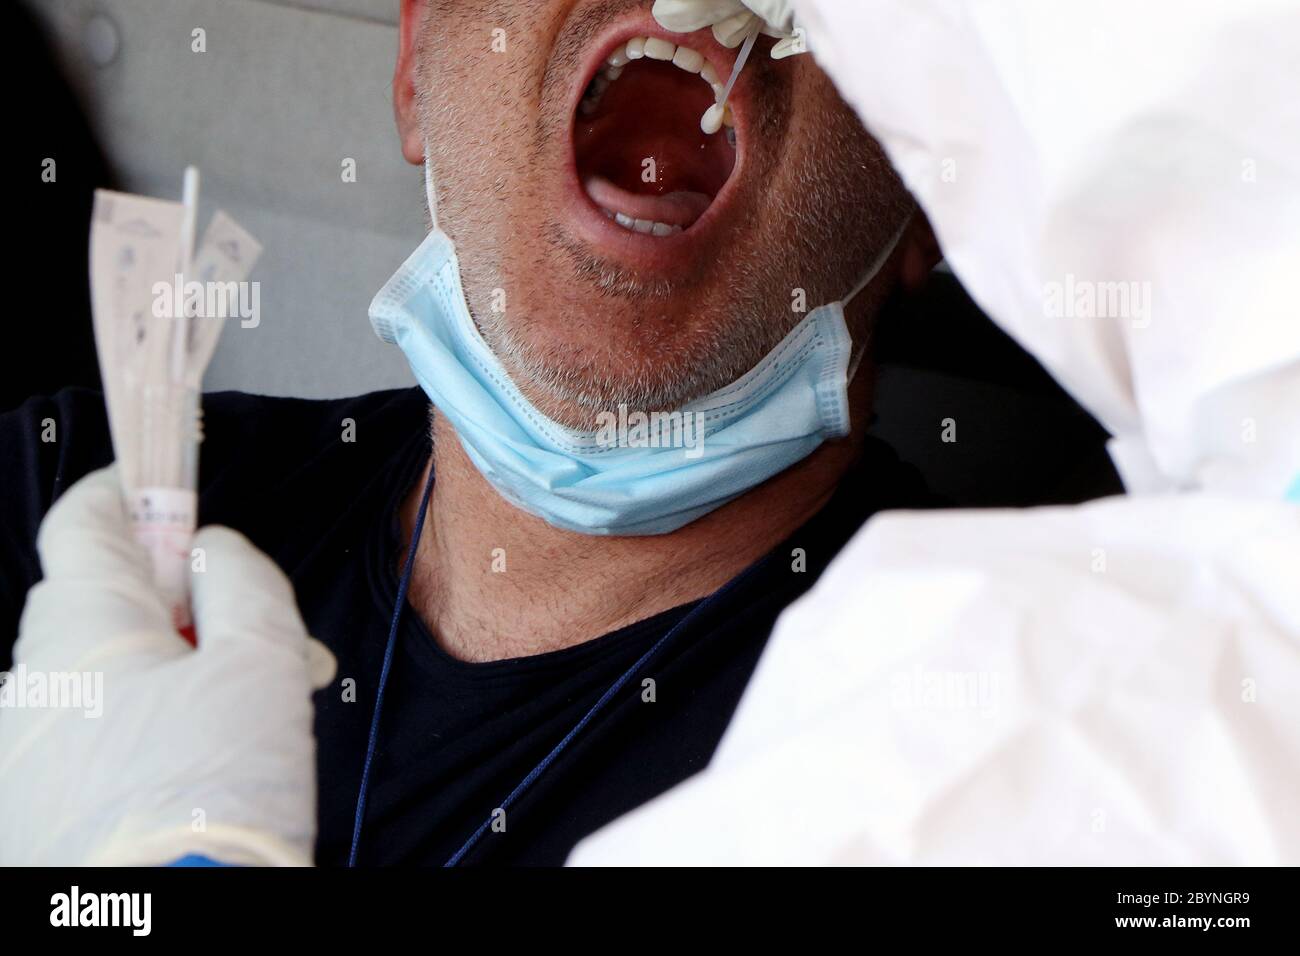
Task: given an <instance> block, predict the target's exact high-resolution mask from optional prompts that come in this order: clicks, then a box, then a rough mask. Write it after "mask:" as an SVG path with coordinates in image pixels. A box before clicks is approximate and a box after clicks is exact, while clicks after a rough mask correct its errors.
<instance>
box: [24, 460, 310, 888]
mask: <svg viewBox="0 0 1300 956" xmlns="http://www.w3.org/2000/svg"><path fill="white" fill-rule="evenodd" d="M194 544H195V547H196V548H201V549H203V554H204V559H205V562H206V568H205V569H204V570H203V572H202V573H195V574H193V575H192V584H193V608H194V620H195V624H196V627H197V631H198V641H199V646H198V649H197V650H196V649H194V648H192V647H191V646H190V645H189V644H187V643H186V642H185V641H184V640H183V639H182V638H181V637H180V636H179V635H177V633H176V632H175V630H174V629H173V627H172V624H171V620H170V617H169V614H168V611H167V608H166V607H165V606H164V604H163V601H162V599H161V598H160V597H159V596H158V594H157V593H155V591H154V589H153V586H152V584H151V571H150V565H149V559H148V557H147V555H146V554H145V552H144V551H143V549H141V548H140V547H139V545H137V544H136V543H135V541H134V540H133V538H132V536H131V532H130V528H129V523H128V521H127V518H126V516H125V514H124V512H123V508H122V492H121V489H120V485H119V483H118V478H117V475H116V470H115V469H112V468H108V469H104V470H102V471H99V472H95V473H94V474H92V475H89V476H87V477H86V478H84V479H83V480H82V481H80V482H78V483H77V484H76V485H74V486H73V487H72V488H71V489H69V490H68V492H67V493H66V494H64V495H63V497H61V498H60V499H59V500H58V502H57V503H56V504H55V505H54V507H53V508H52V509H51V510H50V513H49V514H48V515H47V516H46V518H45V521H44V523H43V524H42V525H41V530H40V534H39V537H38V539H37V546H38V549H39V551H40V556H41V565H42V567H43V569H44V572H45V579H44V580H43V581H42V582H41V583H39V584H37V585H36V586H35V587H33V588H32V590H31V591H30V592H29V594H28V596H27V606H26V608H25V609H24V611H23V616H22V622H21V625H20V628H19V638H18V642H17V644H16V645H15V647H14V661H15V663H14V670H13V672H12V674H11V677H10V681H16V680H18V679H19V678H21V679H22V680H23V681H24V682H26V684H27V696H28V698H30V688H31V687H32V686H33V682H34V681H40V680H47V681H48V682H49V686H51V687H53V686H55V685H56V683H57V679H51V678H52V677H57V676H63V677H67V676H70V675H73V674H79V675H81V677H82V680H83V681H84V682H83V684H82V690H83V691H93V690H94V688H95V687H96V682H98V687H99V689H100V693H99V694H96V695H95V697H94V700H93V701H91V700H88V699H86V698H84V697H83V698H82V700H81V705H82V706H80V707H75V708H68V707H65V708H50V707H43V708H36V707H31V706H27V707H14V706H12V703H11V702H8V703H10V705H9V706H3V707H0V780H3V781H4V783H3V786H0V862H3V863H5V864H9V865H15V864H17V865H24V864H41V865H45V864H88V865H98V864H110V865H158V864H165V863H169V862H172V861H174V860H176V859H178V858H180V857H182V856H185V855H186V854H190V853H194V854H201V855H204V856H207V857H210V858H212V859H214V860H218V861H220V862H224V863H235V864H301V865H310V863H311V861H312V850H313V843H314V840H315V833H316V774H315V741H314V739H313V737H312V716H313V711H312V702H311V691H312V688H313V686H315V687H322V686H324V685H325V684H326V683H328V681H329V680H330V679H332V675H333V671H334V667H335V665H334V660H333V657H332V655H330V654H329V652H328V651H327V650H325V649H324V647H323V646H321V645H320V644H319V643H318V642H316V641H313V640H312V639H311V638H309V637H308V636H307V633H306V631H305V629H304V627H303V623H302V619H301V617H300V616H299V614H298V609H297V605H296V604H295V602H294V595H293V589H292V588H291V586H290V585H289V582H288V580H287V579H286V578H285V576H284V574H283V573H282V572H281V571H280V570H279V568H277V567H276V566H275V564H274V563H273V562H272V561H271V560H270V559H269V558H267V557H266V556H265V555H263V554H262V553H261V552H260V551H258V550H257V549H256V548H254V547H253V546H252V545H251V544H250V543H249V542H248V540H247V539H246V538H244V537H243V536H241V535H239V534H237V533H236V532H234V531H231V530H229V529H228V528H217V527H209V528H204V529H202V530H200V531H199V533H198V534H197V535H196V536H195V542H194ZM309 672H311V673H312V674H313V675H314V679H313V676H309ZM86 675H89V677H88V678H87V676H86ZM6 690H7V691H9V692H11V693H14V694H17V693H21V692H22V690H23V689H22V688H21V687H19V686H17V685H15V686H13V687H10V688H6ZM29 703H30V700H29ZM96 709H102V713H101V714H100V715H99V716H92V715H93V714H94V711H95V710H96Z"/></svg>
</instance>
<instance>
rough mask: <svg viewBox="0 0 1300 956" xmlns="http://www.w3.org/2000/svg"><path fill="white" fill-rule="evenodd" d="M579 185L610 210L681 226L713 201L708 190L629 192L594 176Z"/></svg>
mask: <svg viewBox="0 0 1300 956" xmlns="http://www.w3.org/2000/svg"><path fill="white" fill-rule="evenodd" d="M582 185H583V188H584V189H586V191H587V195H588V196H590V197H591V201H592V202H594V203H595V204H596V205H597V206H600V207H602V208H604V209H607V210H609V211H610V212H613V213H620V212H621V213H622V214H623V215H625V216H630V217H631V218H633V219H645V220H649V221H650V222H662V223H664V224H665V225H669V226H681V227H682V228H683V229H685V228H686V227H687V226H689V225H690V224H691V223H693V222H695V220H697V219H699V218H700V216H702V215H704V210H706V209H708V208H709V203H711V202H712V201H713V198H712V197H711V196H710V195H709V194H708V193H698V192H689V191H687V190H684V189H679V190H677V191H676V192H670V193H663V194H662V195H645V194H641V193H632V192H628V191H627V190H626V189H623V188H622V187H620V186H615V185H614V184H613V183H612V182H610V181H609V180H608V179H606V178H605V177H604V176H597V175H590V176H588V177H587V178H586V179H584V180H583V182H582Z"/></svg>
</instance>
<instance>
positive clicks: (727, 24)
mask: <svg viewBox="0 0 1300 956" xmlns="http://www.w3.org/2000/svg"><path fill="white" fill-rule="evenodd" d="M651 12H652V13H653V14H654V18H655V20H657V21H658V22H659V25H660V26H662V27H663V28H664V29H666V30H672V31H673V32H674V33H692V32H694V31H695V30H702V29H704V28H705V27H712V28H713V36H714V37H715V38H716V39H717V41H718V42H719V43H721V44H722V45H723V46H725V47H728V48H734V47H738V46H740V44H741V43H742V42H744V39H745V37H746V36H747V35H748V34H749V31H750V30H751V29H752V27H753V24H754V22H755V20H757V21H760V22H761V23H762V27H761V32H762V33H764V34H765V35H767V36H770V37H776V38H777V42H776V43H775V44H774V45H773V46H772V59H774V60H780V59H782V58H784V57H787V56H792V55H793V54H796V53H803V52H804V51H805V50H806V49H807V46H806V44H805V43H804V38H803V35H802V32H801V31H797V30H796V28H795V25H794V11H793V9H792V3H791V0H655V5H654V8H653V10H652V11H651Z"/></svg>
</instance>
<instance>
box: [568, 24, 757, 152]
mask: <svg viewBox="0 0 1300 956" xmlns="http://www.w3.org/2000/svg"><path fill="white" fill-rule="evenodd" d="M642 57H646V58H648V59H651V60H661V61H662V62H664V63H671V64H672V65H673V66H675V67H677V68H678V69H680V70H685V71H686V72H687V73H694V74H696V75H697V76H699V77H700V79H702V80H703V81H704V82H705V83H707V84H709V87H710V88H711V89H712V90H713V99H714V101H715V103H716V101H717V100H718V99H719V98H721V96H722V90H723V84H722V82H721V80H720V78H719V77H718V71H717V70H715V69H714V68H713V64H711V63H709V62H708V61H707V60H705V59H704V54H703V53H701V52H700V51H699V50H695V49H692V48H691V47H688V46H685V45H682V46H677V45H675V44H673V43H670V42H669V41H667V40H665V39H663V38H662V37H633V38H632V39H630V40H628V41H627V42H626V43H624V44H623V45H621V46H619V47H618V48H616V49H615V50H614V52H613V53H611V54H610V55H609V58H608V59H607V60H606V61H605V65H604V66H603V67H601V70H600V72H599V73H597V74H596V76H595V78H594V79H593V80H592V81H591V85H590V86H588V87H587V92H586V93H585V94H584V95H583V97H582V103H581V104H579V107H578V108H579V110H581V111H582V115H583V116H590V115H592V114H593V113H595V112H596V108H597V107H598V106H599V105H600V99H601V97H602V96H604V95H605V90H607V89H609V85H610V84H611V83H613V82H614V81H615V80H617V79H618V78H619V77H620V76H622V75H623V67H625V66H626V65H627V64H628V62H629V61H631V60H639V59H641V58H642ZM710 109H711V110H712V108H710ZM717 112H719V113H721V115H720V116H718V117H717V124H716V125H713V124H710V125H711V126H712V127H713V128H711V129H710V128H707V127H706V128H705V132H708V133H716V132H717V131H718V130H719V129H721V128H722V126H724V125H726V126H728V127H731V126H734V125H735V120H734V119H733V118H732V115H731V106H730V104H728V106H727V108H726V109H725V110H719V111H717ZM705 115H709V114H705ZM728 140H729V141H732V142H733V145H734V139H733V137H732V136H728Z"/></svg>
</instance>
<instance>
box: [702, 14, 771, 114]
mask: <svg viewBox="0 0 1300 956" xmlns="http://www.w3.org/2000/svg"><path fill="white" fill-rule="evenodd" d="M762 26H763V23H762V21H761V20H755V21H754V22H753V23H752V24H750V27H749V34H748V35H747V36H746V37H745V42H744V44H743V45H742V46H741V48H740V55H739V56H738V57H736V65H735V66H734V67H732V70H731V77H730V78H729V79H728V80H727V85H726V86H724V87H723V88H722V95H721V96H719V97H718V102H716V103H714V104H713V105H712V106H710V107H709V108H708V109H707V110H705V111H704V115H703V116H701V117H700V129H702V130H704V132H706V133H708V134H709V135H710V136H712V135H713V134H714V133H716V132H717V131H718V130H720V129H722V123H723V120H724V118H725V116H726V112H727V98H728V97H730V96H731V91H732V89H733V88H734V87H735V85H736V80H737V78H738V77H739V76H740V71H741V70H743V69H744V68H745V61H746V60H748V59H749V54H750V52H751V51H752V50H753V49H754V44H755V42H757V40H758V32H759V30H760V29H762Z"/></svg>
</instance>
